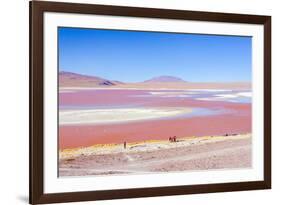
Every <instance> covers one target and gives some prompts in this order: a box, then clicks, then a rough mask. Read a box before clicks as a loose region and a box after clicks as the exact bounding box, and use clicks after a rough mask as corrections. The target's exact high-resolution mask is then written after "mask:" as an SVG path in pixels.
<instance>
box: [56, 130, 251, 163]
mask: <svg viewBox="0 0 281 205" xmlns="http://www.w3.org/2000/svg"><path fill="white" fill-rule="evenodd" d="M248 138H251V134H250V133H247V134H229V135H228V136H226V135H214V136H200V137H196V136H192V137H180V138H177V142H169V141H168V140H144V141H139V142H129V143H127V148H126V149H124V148H123V143H109V144H95V145H92V146H87V147H77V148H66V149H63V150H60V151H59V159H60V160H61V159H69V158H76V157H79V156H85V155H86V156H87V155H100V154H114V153H134V152H147V151H154V150H159V149H170V148H177V147H185V146H195V145H199V144H205V143H214V142H220V141H227V140H238V139H248Z"/></svg>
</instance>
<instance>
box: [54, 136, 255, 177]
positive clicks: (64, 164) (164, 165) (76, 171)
mask: <svg viewBox="0 0 281 205" xmlns="http://www.w3.org/2000/svg"><path fill="white" fill-rule="evenodd" d="M59 158H60V160H59V175H60V176H86V175H120V174H143V173H155V172H170V171H188V170H190V171H191V170H209V169H230V168H247V167H251V161H252V159H251V134H241V135H230V136H204V137H186V138H179V139H177V142H169V141H168V140H154V141H153V140H150V141H142V142H138V143H128V144H127V147H126V149H124V147H123V144H99V145H94V146H90V147H84V148H75V149H64V150H61V151H60V152H59Z"/></svg>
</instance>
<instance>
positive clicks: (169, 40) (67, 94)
mask: <svg viewBox="0 0 281 205" xmlns="http://www.w3.org/2000/svg"><path fill="white" fill-rule="evenodd" d="M57 38H58V40H57V52H58V54H57V58H58V63H57V66H58V67H57V72H58V88H57V92H58V93H57V95H58V105H57V106H58V177H77V176H79V177H82V176H87V177H90V176H92V177H94V176H103V177H106V176H118V175H138V174H158V173H166V174H169V173H175V172H187V173H188V172H196V171H211V170H230V169H233V170H234V169H241V170H242V169H250V168H251V167H252V55H253V54H252V36H246V35H245V36H238V35H214V34H200V33H176V32H158V31H138V30H117V29H116V30H114V29H97V28H82V27H58V28H57Z"/></svg>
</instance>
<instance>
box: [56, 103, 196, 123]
mask: <svg viewBox="0 0 281 205" xmlns="http://www.w3.org/2000/svg"><path fill="white" fill-rule="evenodd" d="M190 112H192V109H190V108H177V107H175V108H118V109H88V110H60V112H59V124H60V125H76V124H104V123H117V122H128V121H136V120H147V119H157V118H162V117H173V116H177V115H181V114H187V113H190Z"/></svg>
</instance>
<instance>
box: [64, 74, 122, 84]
mask: <svg viewBox="0 0 281 205" xmlns="http://www.w3.org/2000/svg"><path fill="white" fill-rule="evenodd" d="M118 84H123V83H122V82H119V81H111V80H107V79H103V78H100V77H96V76H89V75H82V74H78V73H72V72H66V71H61V72H60V73H59V85H60V86H63V87H67V86H70V87H71V86H114V85H118Z"/></svg>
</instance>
